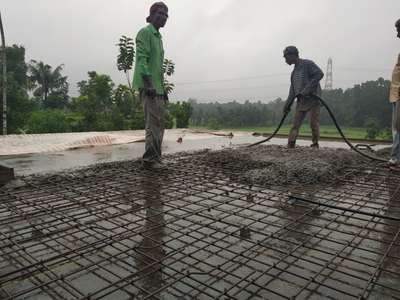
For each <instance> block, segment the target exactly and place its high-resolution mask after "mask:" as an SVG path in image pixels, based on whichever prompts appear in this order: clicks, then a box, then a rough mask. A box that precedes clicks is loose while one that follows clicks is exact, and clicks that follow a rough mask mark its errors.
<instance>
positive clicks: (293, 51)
mask: <svg viewBox="0 0 400 300" xmlns="http://www.w3.org/2000/svg"><path fill="white" fill-rule="evenodd" d="M289 54H295V55H299V50H298V49H297V48H296V47H295V46H288V47H286V48H285V50H283V56H286V55H289Z"/></svg>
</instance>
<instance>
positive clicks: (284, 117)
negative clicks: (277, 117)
mask: <svg viewBox="0 0 400 300" xmlns="http://www.w3.org/2000/svg"><path fill="white" fill-rule="evenodd" d="M294 99H296V97H294V98H293V99H292V100H291V101H290V103H289V105H288V109H287V110H285V113H284V114H283V116H282V119H281V121H280V122H279V125H278V127H276V129H275V131H274V132H273V133H272V134H271V135H270V136H269V137H267V138H266V139H263V140H261V141H259V142H257V143H254V144H251V145H248V146H247V147H254V146H257V145H260V144H263V143H265V142H268V141H269V140H270V139H272V138H273V137H274V136H275V135H276V134H277V133H278V132H279V130H280V129H281V127H282V125H283V122H285V119H286V117H287V116H288V114H289V112H290V107H291V106H292V104H293V102H294Z"/></svg>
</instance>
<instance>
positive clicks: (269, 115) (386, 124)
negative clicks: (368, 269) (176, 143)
mask: <svg viewBox="0 0 400 300" xmlns="http://www.w3.org/2000/svg"><path fill="white" fill-rule="evenodd" d="M389 88H390V81H388V80H384V79H383V78H378V79H377V80H375V81H367V82H364V83H362V84H357V85H355V86H354V87H352V88H348V89H346V90H343V89H334V90H329V91H328V90H326V91H323V99H324V100H325V101H326V102H327V104H328V105H329V107H330V108H331V109H332V111H333V112H334V114H335V116H336V118H337V120H338V122H339V124H340V125H341V126H345V127H359V128H366V129H368V130H369V131H370V132H375V134H373V135H375V137H376V136H377V135H379V134H382V135H386V136H389V137H390V135H391V130H390V127H391V105H390V103H389V101H388V99H389ZM190 103H191V105H192V107H193V114H192V117H191V124H192V125H193V126H199V127H208V128H210V129H220V128H240V127H262V126H274V125H277V124H278V123H279V121H280V119H281V117H282V114H283V107H284V104H285V101H284V100H282V99H281V98H277V99H275V100H274V101H271V102H268V103H262V102H261V101H258V102H255V103H254V102H253V103H252V102H250V101H246V102H245V103H239V102H236V101H232V102H228V103H218V102H213V103H198V102H197V101H196V100H193V99H192V100H190ZM291 114H293V109H292V113H291ZM291 119H292V118H291V116H290V115H289V117H288V118H287V119H286V124H290V123H291ZM321 124H322V125H332V124H333V123H332V120H331V118H330V116H329V115H328V113H327V111H326V110H325V109H323V108H322V109H321Z"/></svg>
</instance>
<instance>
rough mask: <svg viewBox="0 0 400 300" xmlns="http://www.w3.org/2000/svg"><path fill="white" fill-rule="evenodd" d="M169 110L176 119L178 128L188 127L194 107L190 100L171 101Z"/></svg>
mask: <svg viewBox="0 0 400 300" xmlns="http://www.w3.org/2000/svg"><path fill="white" fill-rule="evenodd" d="M168 110H169V112H170V114H171V116H172V117H173V118H174V119H175V122H176V128H188V127H189V120H190V117H191V116H192V112H193V108H192V105H191V104H190V103H189V102H182V103H181V102H179V101H178V102H177V103H169V104H168Z"/></svg>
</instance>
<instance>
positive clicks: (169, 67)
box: [162, 59, 175, 95]
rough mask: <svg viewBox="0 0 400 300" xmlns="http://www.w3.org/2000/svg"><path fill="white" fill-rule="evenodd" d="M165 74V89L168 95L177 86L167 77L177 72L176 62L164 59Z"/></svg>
mask: <svg viewBox="0 0 400 300" xmlns="http://www.w3.org/2000/svg"><path fill="white" fill-rule="evenodd" d="M162 71H163V74H164V89H165V93H166V94H167V95H169V94H171V93H172V91H173V90H174V88H175V85H174V84H173V83H171V82H169V81H168V79H167V77H169V76H172V75H173V74H174V73H175V63H174V62H173V61H172V60H170V59H164V63H163V70H162Z"/></svg>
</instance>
